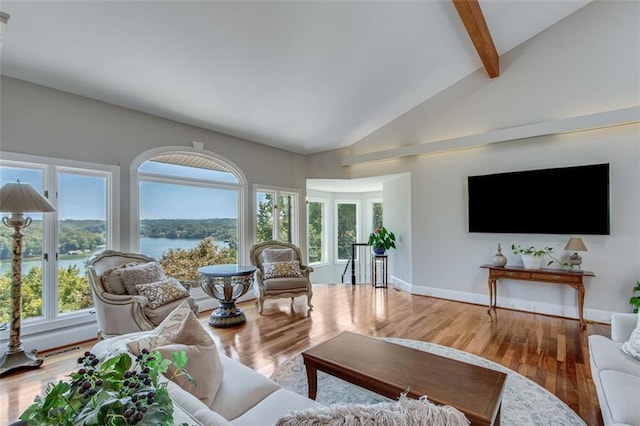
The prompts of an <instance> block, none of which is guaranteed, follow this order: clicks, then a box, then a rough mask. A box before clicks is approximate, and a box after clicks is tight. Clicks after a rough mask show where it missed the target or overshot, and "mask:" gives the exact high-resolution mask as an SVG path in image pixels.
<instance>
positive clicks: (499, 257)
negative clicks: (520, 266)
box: [493, 243, 507, 268]
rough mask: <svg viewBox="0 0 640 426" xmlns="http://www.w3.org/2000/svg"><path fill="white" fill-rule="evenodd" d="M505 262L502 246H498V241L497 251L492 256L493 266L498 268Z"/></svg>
mask: <svg viewBox="0 0 640 426" xmlns="http://www.w3.org/2000/svg"><path fill="white" fill-rule="evenodd" d="M506 264H507V258H506V256H505V255H503V254H502V247H500V243H498V252H497V253H496V254H495V256H493V266H497V267H498V268H502V267H504V265H506Z"/></svg>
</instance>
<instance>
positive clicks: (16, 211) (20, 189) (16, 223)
mask: <svg viewBox="0 0 640 426" xmlns="http://www.w3.org/2000/svg"><path fill="white" fill-rule="evenodd" d="M54 210H55V209H54V208H53V207H52V206H51V204H49V202H48V201H47V200H46V199H45V198H44V197H42V195H40V194H38V192H37V191H36V190H35V189H33V187H32V186H31V185H29V184H28V183H21V182H20V181H19V180H18V181H17V182H14V183H7V184H6V185H4V186H3V187H2V189H0V212H4V213H11V217H3V218H2V223H3V224H4V225H5V226H6V227H8V228H11V229H13V230H14V232H13V244H12V247H13V261H12V263H11V270H12V276H13V280H12V282H11V334H10V339H9V348H8V349H7V351H6V352H5V353H4V354H2V356H1V357H0V375H3V374H5V373H8V372H10V371H13V370H15V369H18V368H37V367H40V365H41V364H42V359H41V358H37V357H36V351H33V352H30V353H27V352H25V351H24V349H23V348H22V342H21V341H20V318H21V316H22V230H23V229H26V228H28V227H29V225H31V218H30V217H26V218H25V217H24V213H36V212H38V213H46V212H52V211H54Z"/></svg>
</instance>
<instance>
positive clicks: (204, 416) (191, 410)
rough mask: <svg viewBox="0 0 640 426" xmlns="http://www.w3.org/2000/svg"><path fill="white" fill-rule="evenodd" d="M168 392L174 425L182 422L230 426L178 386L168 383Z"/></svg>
mask: <svg viewBox="0 0 640 426" xmlns="http://www.w3.org/2000/svg"><path fill="white" fill-rule="evenodd" d="M167 389H168V390H169V396H171V400H172V401H173V405H174V407H175V410H174V415H173V420H174V423H175V424H182V422H185V423H187V424H188V425H193V424H198V425H202V426H231V423H229V421H227V419H225V418H224V417H222V416H221V415H219V414H218V413H216V412H215V411H211V410H210V409H209V407H207V406H206V405H205V404H204V403H203V402H202V401H200V400H199V399H198V398H196V397H195V396H193V395H191V394H190V393H189V392H186V391H185V390H184V389H182V388H181V387H180V386H178V385H176V384H175V383H173V382H171V381H169V383H168V385H167ZM177 411H182V412H184V413H185V416H184V417H187V416H188V418H187V419H184V418H183V416H181V415H176V412H177Z"/></svg>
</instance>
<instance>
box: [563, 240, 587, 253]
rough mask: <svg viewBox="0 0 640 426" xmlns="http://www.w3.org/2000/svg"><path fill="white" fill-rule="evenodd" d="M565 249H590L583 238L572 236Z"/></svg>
mask: <svg viewBox="0 0 640 426" xmlns="http://www.w3.org/2000/svg"><path fill="white" fill-rule="evenodd" d="M564 249H565V250H569V251H589V250H587V246H585V245H584V242H583V241H582V238H570V239H569V242H567V245H566V246H564Z"/></svg>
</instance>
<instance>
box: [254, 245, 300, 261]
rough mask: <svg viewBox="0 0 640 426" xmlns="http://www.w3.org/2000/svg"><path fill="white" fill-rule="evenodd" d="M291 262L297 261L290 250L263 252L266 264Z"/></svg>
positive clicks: (268, 250)
mask: <svg viewBox="0 0 640 426" xmlns="http://www.w3.org/2000/svg"><path fill="white" fill-rule="evenodd" d="M291 260H295V255H294V254H293V250H291V249H290V248H284V249H264V250H263V251H262V261H263V262H265V263H273V262H287V261H291Z"/></svg>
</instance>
